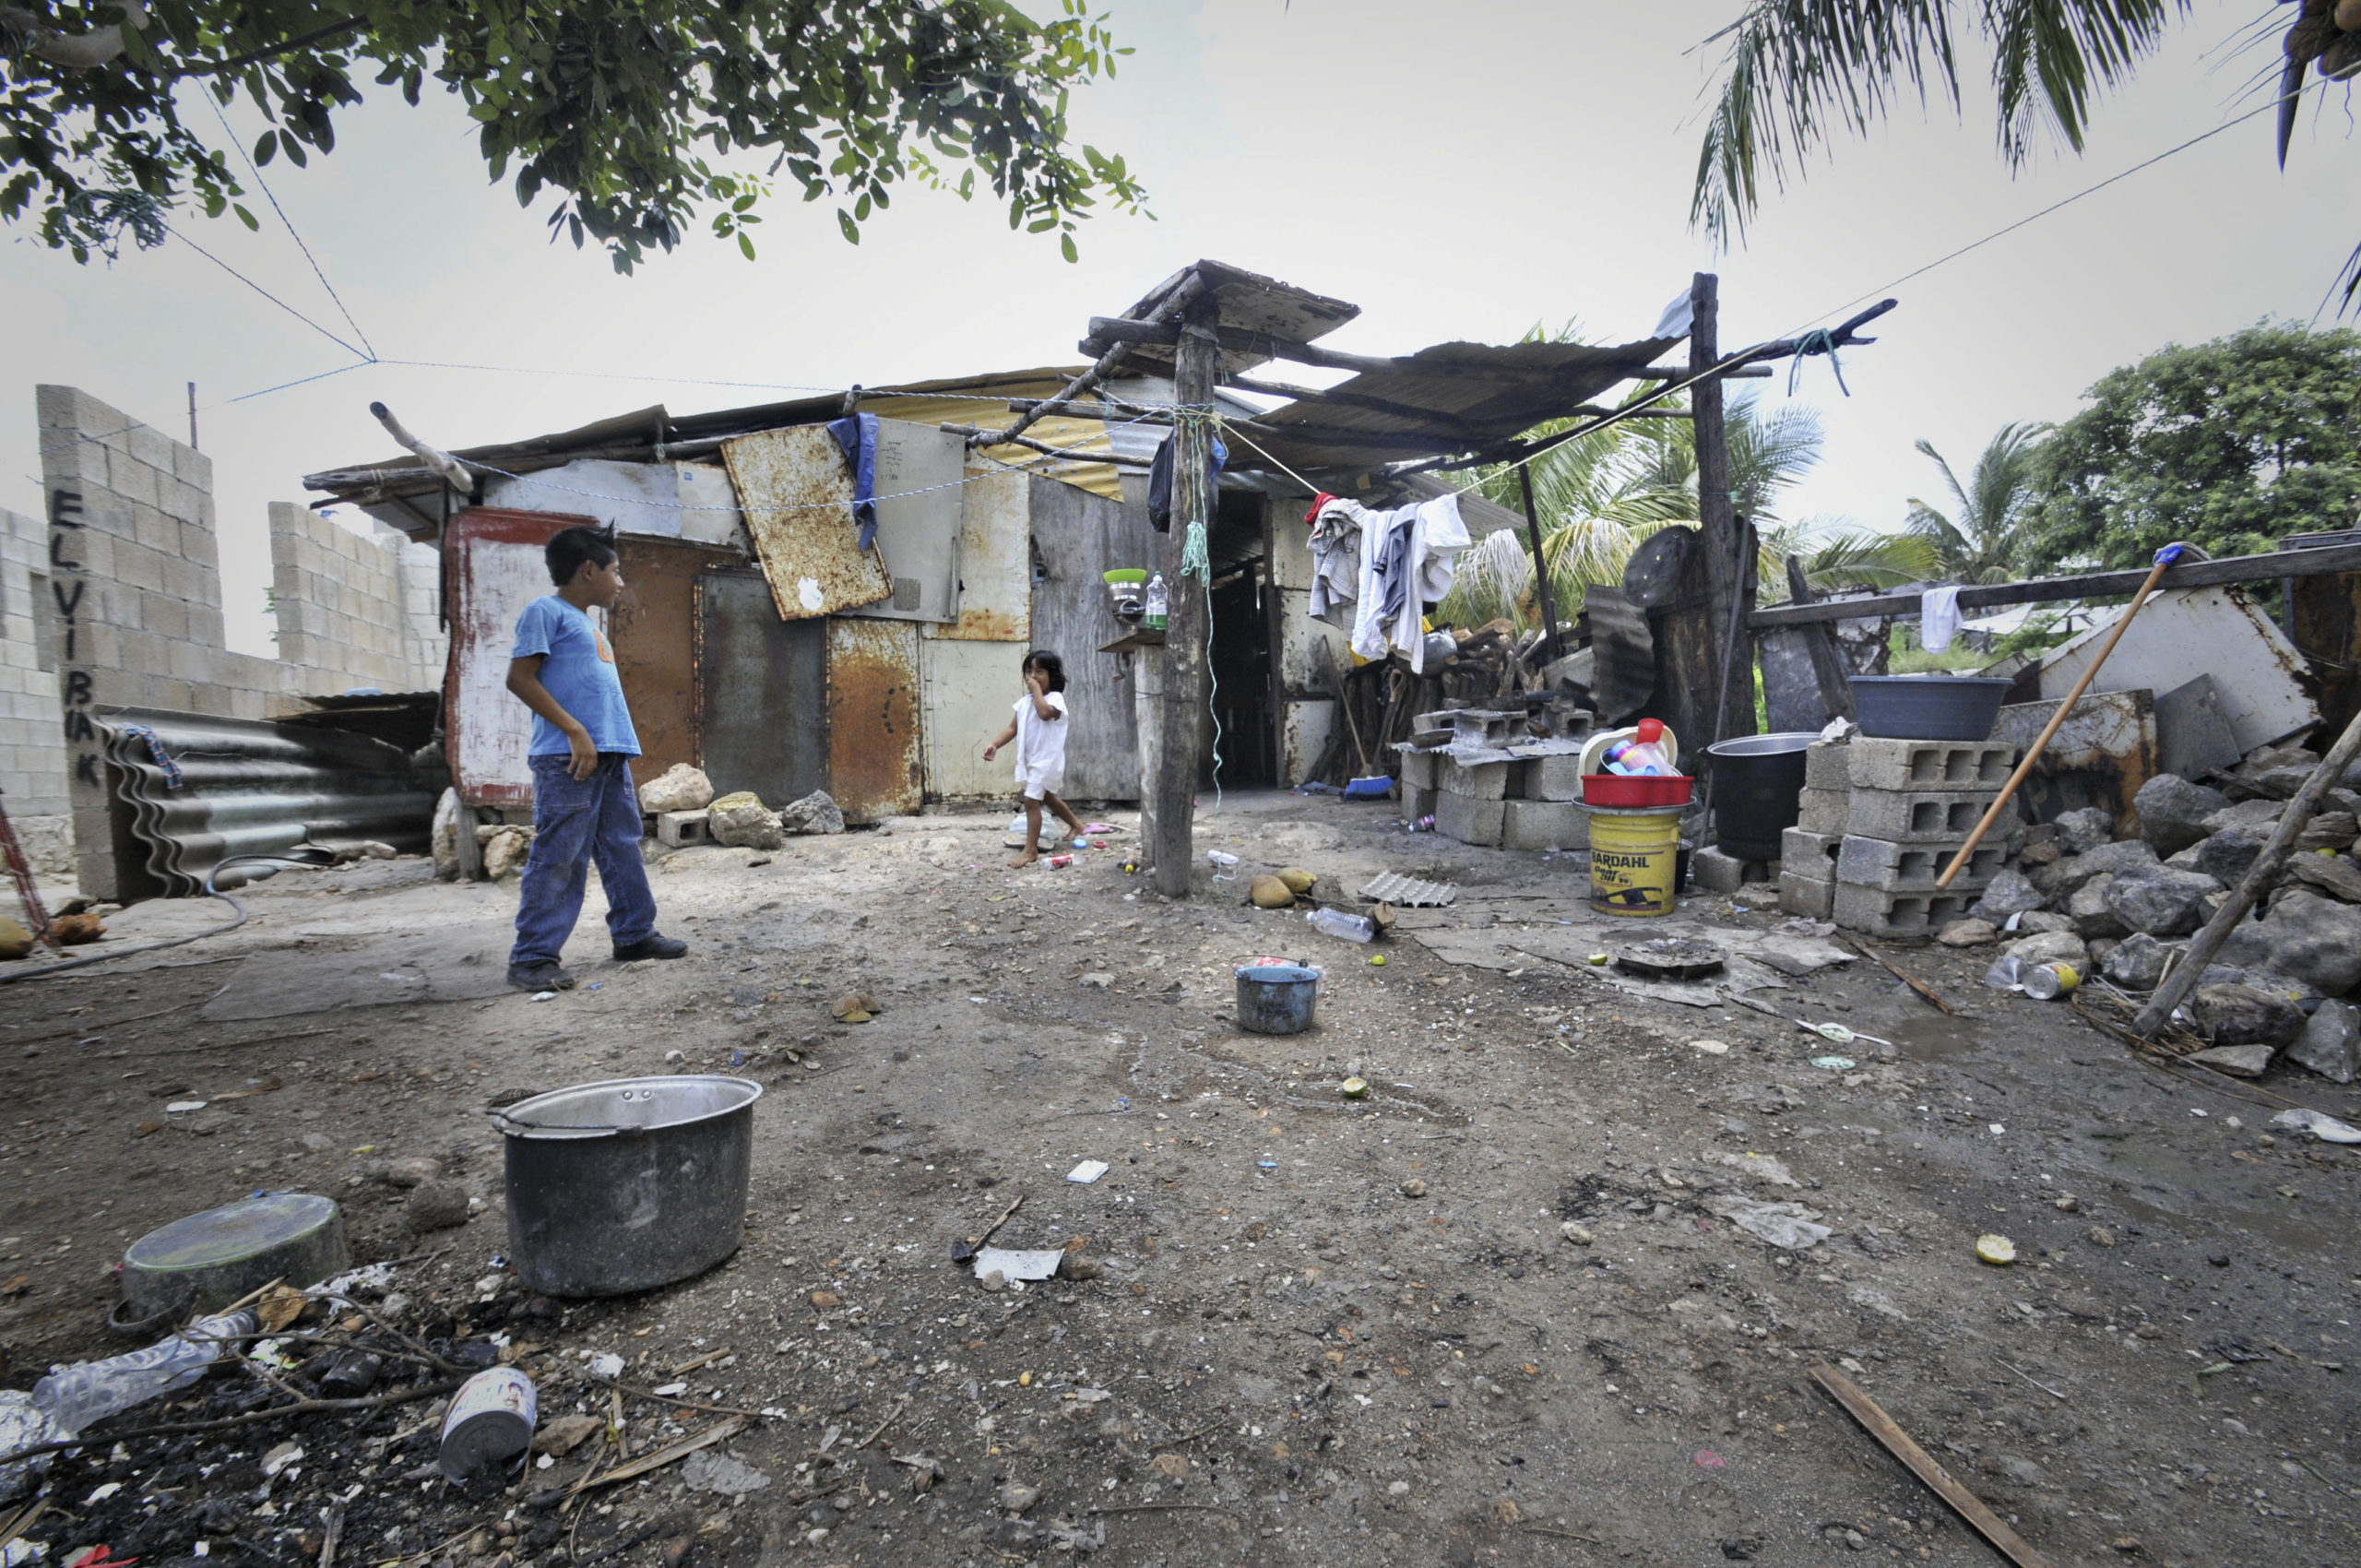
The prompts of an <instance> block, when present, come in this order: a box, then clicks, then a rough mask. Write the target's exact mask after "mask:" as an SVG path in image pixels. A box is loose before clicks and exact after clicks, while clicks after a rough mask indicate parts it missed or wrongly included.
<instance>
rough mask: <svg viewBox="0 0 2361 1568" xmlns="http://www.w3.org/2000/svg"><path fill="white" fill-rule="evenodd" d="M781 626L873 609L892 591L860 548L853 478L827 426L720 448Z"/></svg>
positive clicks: (871, 555)
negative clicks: (865, 607)
mask: <svg viewBox="0 0 2361 1568" xmlns="http://www.w3.org/2000/svg"><path fill="white" fill-rule="evenodd" d="M721 457H722V461H723V462H725V463H727V464H728V465H729V467H730V483H731V484H732V485H734V486H736V487H737V491H738V504H739V505H741V506H743V507H744V508H745V511H746V531H747V532H748V533H749V534H751V535H752V536H753V540H754V553H755V554H756V555H758V556H759V557H761V559H762V564H763V572H764V575H765V576H767V577H768V578H769V579H770V585H771V597H772V599H773V600H775V601H776V602H777V606H778V614H779V616H780V618H781V619H783V620H789V621H800V620H804V619H807V618H809V617H812V616H816V615H833V614H835V613H836V612H837V611H840V610H849V609H852V608H854V607H855V606H858V605H863V604H874V603H876V602H877V601H878V600H882V599H885V598H888V597H890V596H891V595H892V593H893V591H894V583H893V579H892V578H891V577H889V576H887V575H886V572H885V563H884V558H883V557H882V556H881V555H880V554H879V552H877V551H875V550H874V549H872V550H869V551H866V552H864V551H862V550H861V549H860V534H859V532H858V530H857V529H856V528H855V526H854V523H853V515H852V470H851V469H850V468H849V467H848V465H847V464H846V462H845V454H844V448H843V447H841V446H838V445H836V437H835V436H833V435H830V434H828V431H827V427H826V426H825V425H817V424H800V425H795V426H792V427H790V428H789V429H786V430H765V431H763V432H761V433H759V434H754V435H743V436H740V437H739V438H738V439H737V440H735V441H729V442H725V443H723V444H722V447H721Z"/></svg>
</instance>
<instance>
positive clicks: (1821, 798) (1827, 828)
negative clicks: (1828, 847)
mask: <svg viewBox="0 0 2361 1568" xmlns="http://www.w3.org/2000/svg"><path fill="white" fill-rule="evenodd" d="M1852 804H1853V795H1852V791H1851V790H1814V789H1811V788H1809V786H1807V787H1806V789H1805V790H1804V792H1803V814H1802V815H1801V816H1800V817H1798V818H1797V822H1796V826H1798V827H1800V828H1802V829H1803V830H1804V831H1805V832H1807V833H1819V834H1823V835H1825V836H1827V837H1831V838H1842V837H1845V828H1846V825H1847V824H1848V822H1849V821H1850V820H1851V812H1852Z"/></svg>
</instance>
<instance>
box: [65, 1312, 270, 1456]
mask: <svg viewBox="0 0 2361 1568" xmlns="http://www.w3.org/2000/svg"><path fill="white" fill-rule="evenodd" d="M254 1331H255V1314H254V1313H228V1314H226V1315H224V1316H221V1317H208V1318H199V1319H198V1320H197V1321H196V1322H195V1323H193V1324H189V1325H188V1326H187V1327H186V1328H184V1329H183V1330H182V1331H181V1332H180V1333H179V1334H177V1335H175V1336H172V1338H170V1339H165V1340H160V1341H159V1342H157V1343H156V1344H153V1345H150V1346H148V1348H146V1349H145V1350H133V1351H130V1352H129V1353H127V1354H125V1355H121V1356H109V1357H108V1358H107V1359H106V1360H103V1361H78V1362H77V1363H76V1364H74V1365H73V1366H70V1367H56V1368H53V1369H52V1370H51V1372H50V1374H49V1375H48V1376H47V1377H45V1378H42V1380H41V1381H40V1382H39V1383H36V1384H33V1403H34V1404H35V1405H38V1406H39V1407H41V1408H42V1412H43V1413H44V1414H46V1415H47V1416H48V1417H49V1421H50V1426H51V1427H52V1429H53V1430H54V1431H56V1432H57V1433H58V1434H59V1435H60V1436H62V1437H72V1436H75V1435H77V1434H78V1433H79V1432H80V1431H82V1430H83V1429H84V1428H85V1427H88V1426H89V1425H90V1424H91V1423H92V1422H94V1421H102V1420H106V1418H108V1417H109V1416H112V1415H115V1414H117V1413H118V1412H121V1411H124V1410H128V1409H130V1408H132V1407H133V1406H135V1405H144V1404H146V1403H147V1402H148V1400H150V1399H154V1398H157V1397H159V1396H162V1395H166V1394H170V1393H172V1391H173V1390H174V1389H176V1388H186V1387H187V1386H188V1385H189V1384H193V1383H195V1382H196V1380H197V1379H199V1378H201V1377H203V1376H204V1375H205V1374H206V1372H207V1371H208V1369H210V1368H211V1367H212V1365H213V1363H214V1362H216V1361H218V1360H220V1359H221V1358H222V1357H223V1356H224V1355H233V1354H235V1353H236V1352H235V1351H234V1350H231V1349H230V1348H228V1346H227V1344H226V1341H229V1340H232V1339H238V1338H242V1337H243V1336H246V1335H249V1334H252V1333H253V1332H254Z"/></svg>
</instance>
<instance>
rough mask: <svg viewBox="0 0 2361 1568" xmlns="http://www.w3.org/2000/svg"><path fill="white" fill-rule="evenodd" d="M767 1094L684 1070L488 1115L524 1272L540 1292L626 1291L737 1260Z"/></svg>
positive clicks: (563, 1093) (739, 1081) (515, 1255)
mask: <svg viewBox="0 0 2361 1568" xmlns="http://www.w3.org/2000/svg"><path fill="white" fill-rule="evenodd" d="M762 1094H763V1087H762V1086H761V1085H760V1084H757V1083H754V1082H753V1081H751V1080H749V1079H746V1078H730V1077H722V1076H719V1075H705V1074H682V1075H677V1076H670V1077H660V1078H615V1079H610V1080H609V1081H607V1082H605V1083H597V1084H577V1085H575V1086H574V1087H572V1088H563V1089H552V1091H550V1092H549V1093H548V1094H543V1095H536V1096H534V1097H533V1098H532V1099H526V1100H519V1101H518V1102H517V1103H516V1104H514V1105H510V1106H505V1107H503V1108H502V1109H500V1110H498V1111H493V1112H492V1122H493V1123H494V1124H495V1125H496V1126H498V1127H499V1129H500V1131H501V1132H502V1134H504V1140H503V1141H504V1143H505V1144H506V1146H507V1149H506V1154H507V1190H508V1253H509V1256H510V1257H511V1258H512V1259H513V1260H514V1261H515V1263H516V1274H517V1277H519V1278H521V1279H522V1280H523V1281H524V1282H525V1284H526V1286H527V1288H528V1289H533V1290H537V1291H539V1292H540V1293H541V1294H542V1295H544V1296H560V1297H567V1296H621V1295H625V1294H628V1293H630V1292H632V1291H635V1290H652V1289H655V1288H656V1287H658V1286H659V1285H670V1284H672V1283H673V1282H674V1281H676V1280H682V1279H686V1278H688V1277H690V1276H692V1275H695V1274H702V1273H704V1272H705V1271H706V1269H708V1268H711V1267H712V1266H713V1265H715V1264H718V1263H719V1262H720V1261H721V1260H722V1259H724V1258H726V1257H728V1256H729V1255H730V1253H734V1252H736V1251H737V1250H738V1244H739V1242H740V1241H742V1240H743V1239H744V1236H745V1233H746V1184H747V1177H748V1174H749V1172H750V1171H751V1170H752V1167H753V1154H754V1101H756V1100H757V1099H761V1098H762Z"/></svg>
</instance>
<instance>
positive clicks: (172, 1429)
mask: <svg viewBox="0 0 2361 1568" xmlns="http://www.w3.org/2000/svg"><path fill="white" fill-rule="evenodd" d="M458 1386H459V1385H458V1384H456V1383H431V1384H425V1385H423V1386H422V1387H419V1388H405V1389H400V1390H397V1392H395V1393H392V1394H374V1395H371V1396H368V1397H367V1398H364V1399H304V1400H300V1401H298V1402H297V1403H295V1404H292V1405H276V1406H273V1407H272V1408H269V1409H267V1410H249V1411H247V1412H246V1413H245V1414H244V1415H243V1416H223V1417H221V1418H220V1419H219V1420H210V1421H168V1422H165V1423H164V1424H162V1425H160V1426H150V1427H123V1428H120V1429H118V1430H116V1431H101V1432H87V1431H86V1432H81V1433H78V1434H77V1435H76V1436H73V1437H61V1438H57V1439H55V1440H53V1441H52V1442H49V1443H35V1444H33V1445H32V1446H31V1447H30V1448H20V1449H18V1451H17V1452H16V1453H14V1454H12V1455H9V1457H10V1458H11V1459H21V1458H23V1457H24V1456H25V1455H28V1454H62V1453H64V1452H65V1450H66V1449H69V1448H81V1447H85V1446H87V1445H88V1444H90V1443H115V1442H119V1441H122V1440H124V1439H126V1438H134V1437H179V1436H181V1435H183V1434H184V1433H187V1432H198V1431H230V1430H231V1429H232V1428H236V1427H248V1426H253V1425H255V1423H256V1422H258V1421H275V1420H279V1418H280V1417H282V1416H310V1415H316V1414H318V1413H320V1412H321V1411H324V1410H382V1409H385V1408H387V1407H388V1406H393V1405H408V1404H411V1403H414V1402H415V1401H417V1400H420V1399H432V1398H433V1397H434V1396H436V1395H438V1394H448V1393H450V1392H451V1391H452V1390H453V1389H455V1388H457V1387H458Z"/></svg>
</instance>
